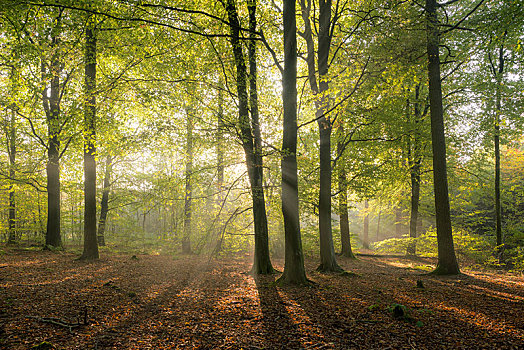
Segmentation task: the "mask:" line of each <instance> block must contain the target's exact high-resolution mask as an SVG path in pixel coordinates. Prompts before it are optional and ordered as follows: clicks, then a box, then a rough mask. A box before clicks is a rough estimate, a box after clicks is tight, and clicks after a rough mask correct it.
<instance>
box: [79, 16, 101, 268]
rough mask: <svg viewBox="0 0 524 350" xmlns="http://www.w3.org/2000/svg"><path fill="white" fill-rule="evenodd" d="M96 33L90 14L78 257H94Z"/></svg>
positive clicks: (97, 256)
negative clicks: (81, 231) (81, 236)
mask: <svg viewBox="0 0 524 350" xmlns="http://www.w3.org/2000/svg"><path fill="white" fill-rule="evenodd" d="M95 89H96V32H95V19H94V18H93V17H92V16H90V18H89V20H88V24H87V28H86V48H85V107H84V108H85V110H84V252H83V253H82V256H81V258H82V259H89V260H91V259H98V258H99V254H98V242H97V237H96V161H95V153H96V145H95V142H96V120H95V118H96V97H95Z"/></svg>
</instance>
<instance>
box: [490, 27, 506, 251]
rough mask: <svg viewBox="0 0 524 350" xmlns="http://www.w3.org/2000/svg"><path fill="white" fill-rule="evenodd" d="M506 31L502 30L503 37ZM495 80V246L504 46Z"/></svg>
mask: <svg viewBox="0 0 524 350" xmlns="http://www.w3.org/2000/svg"><path fill="white" fill-rule="evenodd" d="M506 35H507V31H505V32H504V38H505V37H506ZM492 68H493V73H494V75H495V80H496V84H497V85H496V96H495V99H496V100H495V108H496V111H495V126H494V128H495V130H494V131H495V132H494V142H495V232H496V237H497V246H498V247H501V245H502V243H503V239H502V238H503V237H502V206H501V201H500V114H501V110H502V91H501V90H502V76H503V73H504V46H503V45H501V46H500V48H499V55H498V67H496V68H495V67H492ZM500 253H501V254H500V256H499V259H500V260H502V250H501V251H500Z"/></svg>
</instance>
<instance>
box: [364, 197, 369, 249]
mask: <svg viewBox="0 0 524 350" xmlns="http://www.w3.org/2000/svg"><path fill="white" fill-rule="evenodd" d="M368 208H369V203H368V200H367V199H366V200H365V201H364V209H365V211H366V216H364V238H363V240H362V246H363V247H364V249H369V213H368Z"/></svg>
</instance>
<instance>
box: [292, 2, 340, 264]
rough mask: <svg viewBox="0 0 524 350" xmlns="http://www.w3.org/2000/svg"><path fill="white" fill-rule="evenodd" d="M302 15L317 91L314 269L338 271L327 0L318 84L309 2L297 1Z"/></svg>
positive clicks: (312, 81)
mask: <svg viewBox="0 0 524 350" xmlns="http://www.w3.org/2000/svg"><path fill="white" fill-rule="evenodd" d="M300 4H301V10H302V19H303V20H304V23H305V29H304V34H303V37H304V39H305V40H306V45H307V59H306V60H307V66H308V79H309V85H310V87H311V90H312V91H313V94H315V95H317V94H321V95H320V96H321V97H320V99H319V100H317V101H316V103H315V105H316V114H315V115H316V118H317V121H318V127H319V138H320V153H319V158H320V191H319V205H318V206H319V209H318V221H319V235H320V266H319V267H318V269H317V270H318V271H323V272H338V271H342V268H340V266H338V264H337V261H336V256H335V249H334V247H333V233H332V226H331V175H332V172H331V130H332V124H331V120H330V119H329V116H328V115H327V114H328V110H329V98H328V96H327V91H328V89H329V81H328V76H327V75H328V70H329V62H328V59H329V49H330V47H331V33H330V29H331V0H327V1H326V0H320V2H319V21H318V23H319V27H318V58H317V60H318V75H319V79H318V84H317V79H316V75H315V74H316V72H315V58H314V51H315V44H314V42H313V35H312V30H311V24H310V18H309V16H310V12H311V7H310V6H311V4H310V3H308V4H306V1H301V2H300Z"/></svg>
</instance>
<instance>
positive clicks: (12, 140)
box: [6, 107, 17, 244]
mask: <svg viewBox="0 0 524 350" xmlns="http://www.w3.org/2000/svg"><path fill="white" fill-rule="evenodd" d="M13 108H16V107H13ZM15 122H16V112H15V110H14V109H13V110H12V111H11V120H10V122H9V127H8V130H7V135H6V136H7V153H8V155H9V178H10V181H11V184H10V185H9V218H8V228H9V236H8V238H7V243H8V244H14V243H16V241H17V235H16V194H15V186H14V179H15V176H16V126H15Z"/></svg>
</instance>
